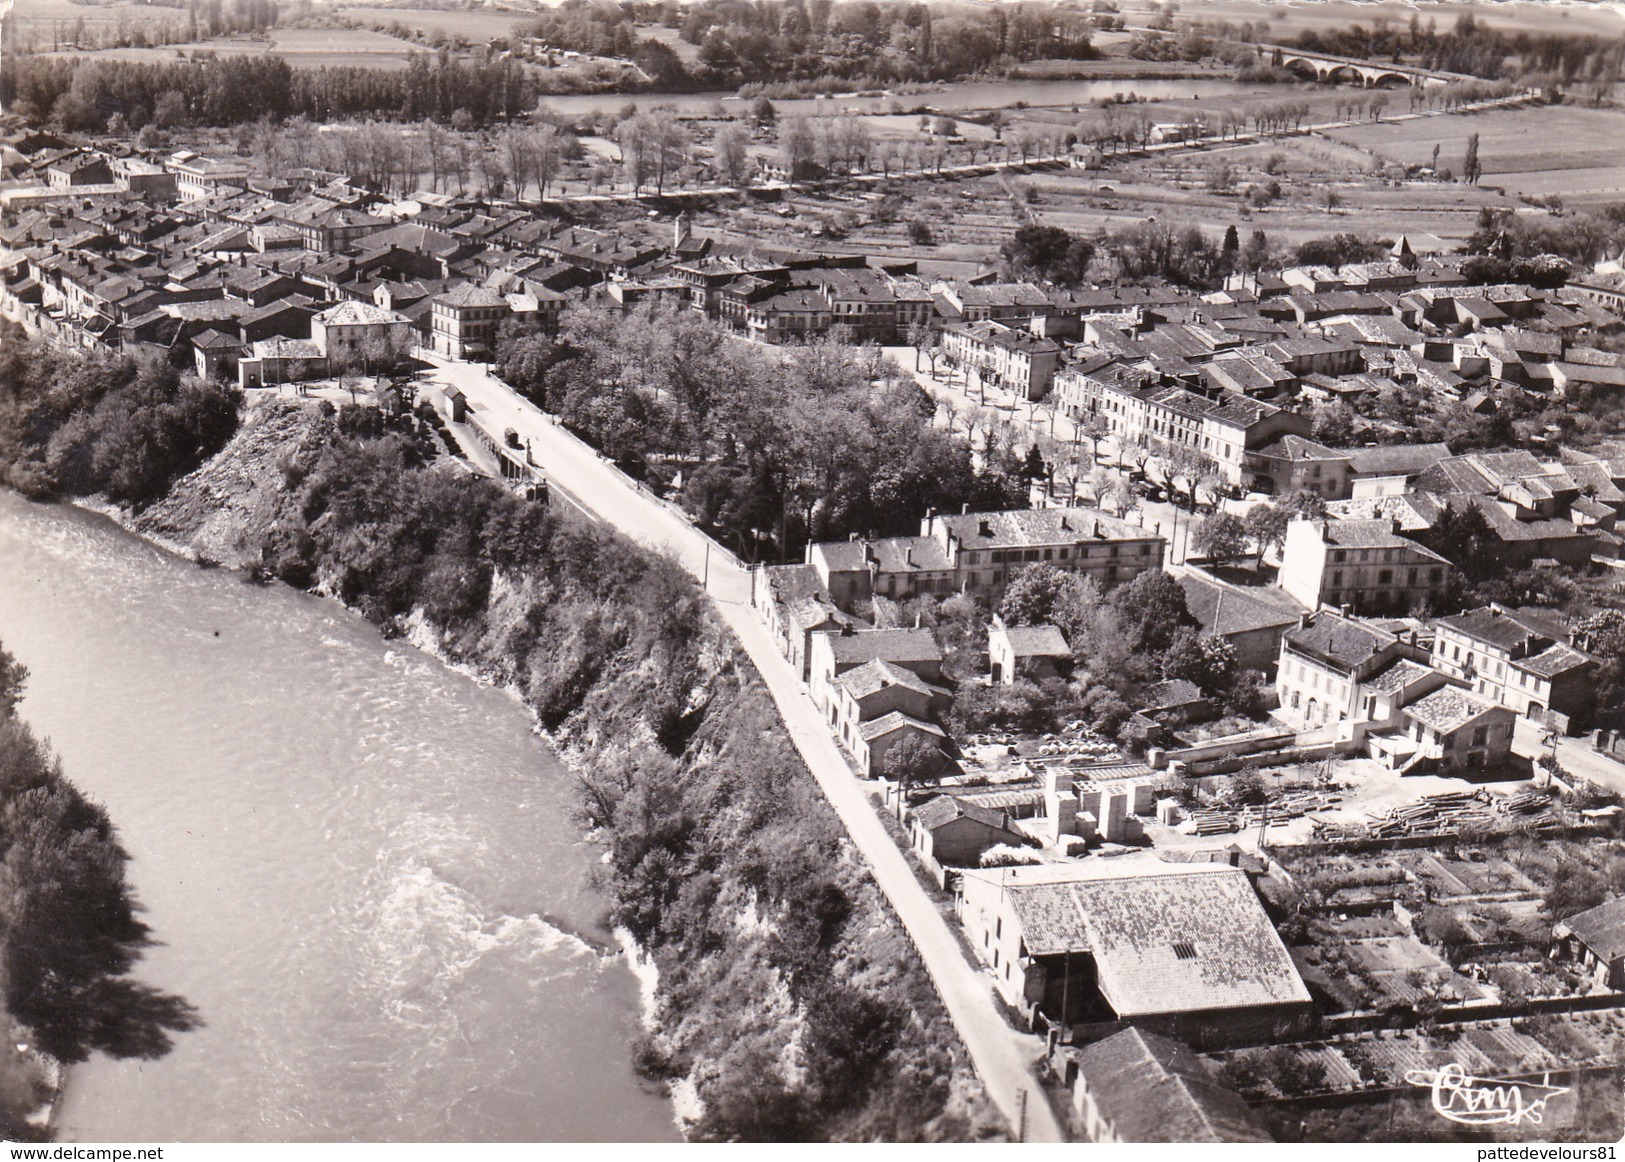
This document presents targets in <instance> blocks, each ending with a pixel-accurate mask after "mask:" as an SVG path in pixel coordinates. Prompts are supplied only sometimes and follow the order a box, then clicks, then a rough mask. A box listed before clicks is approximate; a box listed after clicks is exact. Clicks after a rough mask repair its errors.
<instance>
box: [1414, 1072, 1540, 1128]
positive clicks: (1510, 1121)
mask: <svg viewBox="0 0 1625 1162" xmlns="http://www.w3.org/2000/svg"><path fill="white" fill-rule="evenodd" d="M1405 1080H1406V1081H1408V1082H1410V1084H1412V1085H1415V1086H1421V1087H1422V1088H1424V1089H1431V1090H1432V1091H1433V1108H1434V1110H1435V1111H1437V1112H1438V1114H1439V1116H1440V1117H1442V1118H1448V1119H1449V1120H1450V1121H1452V1122H1460V1123H1461V1124H1462V1125H1465V1126H1520V1125H1531V1126H1538V1125H1543V1124H1544V1123H1545V1121H1546V1115H1547V1109H1546V1106H1547V1103H1548V1102H1550V1101H1552V1100H1553V1099H1554V1098H1558V1097H1561V1096H1563V1095H1564V1094H1566V1093H1568V1092H1569V1090H1568V1089H1566V1088H1564V1087H1563V1086H1558V1085H1548V1084H1546V1081H1548V1080H1550V1077H1549V1075H1548V1077H1547V1078H1546V1079H1544V1080H1542V1082H1541V1083H1540V1084H1538V1085H1537V1084H1536V1083H1534V1082H1531V1081H1503V1080H1499V1079H1496V1078H1492V1077H1473V1076H1471V1075H1470V1074H1469V1073H1468V1072H1467V1071H1466V1070H1465V1069H1463V1068H1462V1067H1461V1066H1459V1065H1454V1064H1452V1065H1446V1066H1444V1067H1443V1068H1441V1069H1438V1070H1432V1069H1411V1070H1407V1071H1406V1073H1405Z"/></svg>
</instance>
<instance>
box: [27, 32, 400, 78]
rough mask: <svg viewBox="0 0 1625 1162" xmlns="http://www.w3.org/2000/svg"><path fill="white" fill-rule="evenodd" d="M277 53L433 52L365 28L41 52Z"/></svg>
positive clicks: (324, 57) (338, 61)
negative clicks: (265, 36)
mask: <svg viewBox="0 0 1625 1162" xmlns="http://www.w3.org/2000/svg"><path fill="white" fill-rule="evenodd" d="M273 52H274V53H277V54H278V55H280V56H281V57H282V58H283V59H284V60H286V61H287V62H288V63H289V64H290V65H292V66H293V67H294V68H311V69H314V68H322V67H323V66H331V67H340V66H356V67H360V68H379V69H400V68H405V67H406V62H407V60H408V59H409V58H411V57H412V56H413V55H416V54H422V53H427V52H429V50H428V49H426V48H423V47H421V46H419V45H415V44H410V43H408V42H407V41H404V40H397V39H395V38H394V37H393V36H384V35H382V34H380V33H376V32H369V31H367V30H365V29H358V28H277V29H273V30H272V31H271V33H270V35H269V37H268V38H254V37H246V36H240V37H225V36H223V37H217V38H215V39H214V40H207V41H197V42H194V43H191V44H170V45H165V46H163V47H162V48H108V49H101V50H100V51H97V52H86V53H62V54H52V53H45V54H43V55H45V56H51V55H63V56H75V57H95V58H97V59H98V60H125V61H149V62H155V63H167V62H171V61H177V60H183V59H187V58H189V57H191V56H193V55H194V54H196V53H213V54H214V55H215V56H218V57H228V56H260V55H262V54H265V53H273Z"/></svg>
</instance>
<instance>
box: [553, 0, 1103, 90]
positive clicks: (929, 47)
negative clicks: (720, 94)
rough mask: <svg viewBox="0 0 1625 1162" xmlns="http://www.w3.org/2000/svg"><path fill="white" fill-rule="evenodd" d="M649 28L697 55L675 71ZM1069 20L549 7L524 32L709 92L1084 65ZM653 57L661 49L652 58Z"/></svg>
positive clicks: (731, 2) (895, 9) (1035, 12)
mask: <svg viewBox="0 0 1625 1162" xmlns="http://www.w3.org/2000/svg"><path fill="white" fill-rule="evenodd" d="M639 19H642V20H659V21H660V22H661V23H663V24H665V25H666V27H668V28H675V29H677V30H678V35H679V36H681V38H682V39H683V40H684V41H686V42H687V43H689V44H692V45H695V46H697V47H698V48H699V60H698V61H697V62H695V63H693V64H690V65H686V66H685V65H684V64H683V63H682V61H681V60H680V59H679V58H678V57H677V54H676V53H675V52H673V51H672V50H671V49H670V48H669V47H668V46H667V45H665V44H664V43H662V42H660V41H657V40H654V39H652V38H644V39H639V38H637V35H636V30H635V27H634V25H633V21H634V20H639ZM1089 29H1090V22H1089V19H1088V17H1087V16H1085V15H1083V14H1081V13H1069V12H1065V11H1063V10H1060V9H1057V8H1053V7H1050V6H1047V5H1037V4H1019V5H1011V6H1003V7H999V8H994V9H990V10H988V11H985V12H973V11H967V10H964V9H961V8H955V9H953V10H951V11H949V10H946V9H941V8H938V7H937V6H935V5H931V4H897V5H885V4H872V3H842V4H832V3H830V2H829V0H811V2H810V3H802V2H801V0H787V2H776V0H767V2H758V3H749V4H743V3H737V2H735V0H703V2H702V3H698V4H691V5H684V6H681V7H679V6H678V5H675V4H625V5H615V6H610V5H597V6H586V5H580V6H571V5H565V6H561V7H560V8H557V9H553V10H549V11H546V12H544V13H543V14H542V15H540V16H539V17H538V18H537V19H536V21H535V22H534V23H533V24H530V25H528V26H526V28H525V29H524V32H526V33H527V34H528V35H531V36H535V37H538V38H539V39H541V40H543V41H545V42H546V43H547V44H549V45H552V46H553V47H556V48H563V49H573V50H576V51H578V52H589V53H595V54H601V55H613V56H627V57H631V58H632V59H633V60H636V61H637V62H638V63H639V65H641V66H642V67H643V69H644V71H645V72H648V73H650V75H651V76H652V77H654V79H655V80H656V82H657V87H658V88H662V89H671V88H674V87H694V88H715V87H719V86H728V85H738V84H741V83H751V82H781V81H786V80H814V79H820V80H824V79H827V80H839V79H859V78H861V79H862V80H864V81H866V82H874V83H875V84H877V85H878V84H882V83H885V82H888V81H923V80H946V79H951V78H954V77H960V76H965V75H967V74H970V73H977V72H982V71H984V70H987V69H990V68H992V67H994V66H996V65H1000V64H1004V63H1010V62H1016V61H1028V60H1047V59H1054V58H1065V59H1073V60H1078V59H1087V58H1089V57H1091V56H1093V55H1094V53H1093V50H1092V49H1091V48H1090V45H1089ZM662 50H663V51H662Z"/></svg>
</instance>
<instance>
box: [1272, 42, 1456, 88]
mask: <svg viewBox="0 0 1625 1162" xmlns="http://www.w3.org/2000/svg"><path fill="white" fill-rule="evenodd" d="M1256 47H1257V48H1258V52H1259V56H1260V57H1262V58H1263V59H1264V60H1267V61H1270V62H1271V63H1272V64H1275V65H1277V66H1279V67H1280V68H1284V69H1290V70H1291V71H1292V72H1295V73H1298V74H1300V75H1302V76H1313V77H1314V78H1315V80H1317V81H1327V82H1337V81H1344V82H1347V83H1349V84H1356V85H1360V86H1363V87H1364V88H1367V89H1380V88H1388V87H1396V86H1400V85H1411V86H1415V87H1419V88H1420V87H1424V86H1425V87H1432V86H1436V85H1448V84H1450V83H1451V82H1452V81H1461V80H1467V79H1468V78H1466V77H1462V76H1458V75H1456V74H1455V73H1441V72H1434V71H1433V70H1431V69H1420V68H1416V67H1415V66H1413V65H1388V64H1379V63H1374V62H1372V61H1357V60H1352V59H1350V58H1349V57H1341V56H1330V55H1328V54H1327V53H1322V52H1306V51H1304V50H1303V49H1297V48H1287V47H1286V46H1284V45H1273V44H1261V45H1258V46H1256Z"/></svg>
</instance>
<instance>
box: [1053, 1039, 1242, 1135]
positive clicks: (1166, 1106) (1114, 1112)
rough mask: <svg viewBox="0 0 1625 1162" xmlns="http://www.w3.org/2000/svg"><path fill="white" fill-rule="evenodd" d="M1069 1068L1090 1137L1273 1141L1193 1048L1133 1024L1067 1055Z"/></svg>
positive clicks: (1074, 1099) (1081, 1120)
mask: <svg viewBox="0 0 1625 1162" xmlns="http://www.w3.org/2000/svg"><path fill="white" fill-rule="evenodd" d="M1068 1058H1069V1059H1068V1061H1067V1064H1066V1065H1065V1066H1064V1073H1065V1075H1066V1076H1067V1078H1068V1079H1069V1081H1070V1084H1071V1087H1072V1102H1073V1107H1074V1109H1075V1111H1076V1113H1077V1117H1078V1120H1079V1123H1080V1126H1079V1128H1080V1129H1081V1131H1082V1136H1083V1137H1084V1139H1085V1140H1087V1141H1090V1142H1179V1143H1196V1142H1268V1141H1271V1140H1272V1139H1271V1138H1270V1136H1269V1133H1268V1131H1267V1130H1266V1129H1265V1127H1264V1124H1263V1122H1262V1120H1261V1119H1260V1118H1259V1117H1258V1115H1257V1114H1255V1113H1253V1111H1252V1110H1251V1109H1250V1108H1248V1106H1247V1103H1246V1102H1244V1101H1243V1100H1242V1099H1241V1097H1240V1095H1238V1094H1237V1093H1236V1092H1235V1091H1234V1090H1231V1089H1228V1088H1226V1087H1225V1086H1224V1085H1223V1084H1222V1083H1221V1082H1220V1080H1219V1077H1218V1071H1217V1070H1216V1069H1215V1068H1214V1066H1213V1065H1212V1064H1210V1063H1209V1062H1207V1061H1206V1060H1204V1059H1203V1058H1201V1057H1199V1056H1197V1055H1196V1054H1195V1053H1193V1052H1192V1051H1191V1049H1190V1047H1189V1046H1188V1045H1185V1044H1184V1043H1182V1042H1180V1041H1174V1040H1171V1039H1169V1038H1167V1037H1160V1036H1158V1035H1157V1034H1155V1033H1150V1032H1147V1031H1146V1030H1144V1029H1141V1028H1138V1027H1134V1026H1130V1027H1129V1028H1127V1029H1124V1030H1123V1031H1122V1032H1121V1033H1114V1034H1112V1035H1111V1036H1110V1037H1107V1038H1106V1039H1105V1040H1104V1041H1097V1042H1095V1043H1094V1044H1093V1045H1089V1046H1086V1047H1085V1048H1083V1049H1079V1050H1076V1051H1072V1052H1069V1054H1068Z"/></svg>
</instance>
